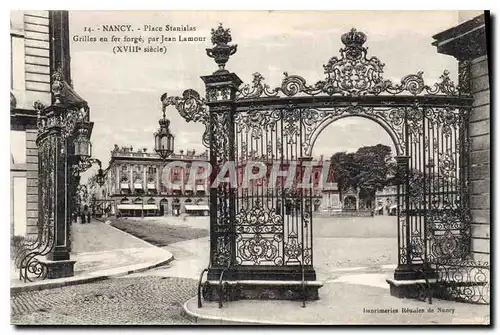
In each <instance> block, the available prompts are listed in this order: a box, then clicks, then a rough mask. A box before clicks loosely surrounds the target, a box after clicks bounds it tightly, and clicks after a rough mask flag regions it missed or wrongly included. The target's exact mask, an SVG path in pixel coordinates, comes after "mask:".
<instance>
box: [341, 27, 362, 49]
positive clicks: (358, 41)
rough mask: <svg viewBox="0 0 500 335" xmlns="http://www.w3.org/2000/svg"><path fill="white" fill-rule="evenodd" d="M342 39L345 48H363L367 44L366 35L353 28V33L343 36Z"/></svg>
mask: <svg viewBox="0 0 500 335" xmlns="http://www.w3.org/2000/svg"><path fill="white" fill-rule="evenodd" d="M340 39H341V40H342V43H344V45H345V46H348V47H350V46H359V47H361V46H362V45H363V44H364V43H365V42H366V34H365V33H363V32H361V31H357V30H356V29H355V28H352V29H351V31H349V32H347V33H345V34H342V37H341V38H340Z"/></svg>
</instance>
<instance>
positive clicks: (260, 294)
mask: <svg viewBox="0 0 500 335" xmlns="http://www.w3.org/2000/svg"><path fill="white" fill-rule="evenodd" d="M221 271H222V270H219V269H210V270H209V272H208V274H207V279H208V280H207V282H206V283H205V285H204V289H203V292H204V294H203V297H204V299H205V300H208V301H218V300H219V297H220V294H221V293H222V295H223V298H224V300H228V301H234V300H241V299H263V300H304V298H305V300H318V299H319V294H318V290H319V288H321V287H322V286H323V283H321V282H319V281H316V271H315V270H314V268H312V267H311V266H308V267H306V268H305V269H304V274H302V268H301V267H300V266H288V267H253V266H252V267H247V268H245V267H236V268H233V269H231V270H228V271H226V272H225V273H224V275H223V277H222V281H221V280H220V278H221ZM302 278H303V279H304V280H302Z"/></svg>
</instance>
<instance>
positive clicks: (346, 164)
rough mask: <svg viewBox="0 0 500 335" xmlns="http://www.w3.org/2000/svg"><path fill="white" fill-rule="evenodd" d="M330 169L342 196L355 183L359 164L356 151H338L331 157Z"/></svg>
mask: <svg viewBox="0 0 500 335" xmlns="http://www.w3.org/2000/svg"><path fill="white" fill-rule="evenodd" d="M330 169H331V171H332V175H333V179H334V181H335V182H336V183H337V187H338V190H339V194H340V198H342V194H343V193H344V192H345V191H347V190H348V189H349V187H355V186H353V185H354V184H355V176H356V174H357V173H358V170H359V168H358V166H357V163H356V159H355V154H354V153H347V152H345V151H344V152H337V153H335V154H334V155H333V156H332V157H331V159H330Z"/></svg>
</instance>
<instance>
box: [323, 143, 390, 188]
mask: <svg viewBox="0 0 500 335" xmlns="http://www.w3.org/2000/svg"><path fill="white" fill-rule="evenodd" d="M391 151H392V150H391V148H390V147H389V146H387V145H383V144H377V145H375V146H366V147H361V148H359V149H358V151H356V152H352V153H348V152H345V151H344V152H337V153H335V154H334V155H333V156H332V157H331V159H330V165H331V168H332V171H333V177H334V179H335V181H336V182H337V185H338V188H339V191H340V193H343V192H345V191H346V190H348V189H349V188H351V187H352V188H354V189H358V190H360V191H361V192H363V193H367V194H375V192H376V191H379V190H382V189H383V188H384V187H385V186H387V185H389V184H391V183H392V182H393V178H394V175H395V170H396V164H395V162H394V161H393V159H392V152H391Z"/></svg>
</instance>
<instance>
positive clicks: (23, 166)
mask: <svg viewBox="0 0 500 335" xmlns="http://www.w3.org/2000/svg"><path fill="white" fill-rule="evenodd" d="M65 15H67V12H63V11H11V13H10V41H11V81H10V153H11V155H10V201H11V203H10V213H11V214H10V222H11V225H10V226H11V236H13V235H17V236H26V235H36V234H37V232H38V228H37V220H38V149H37V145H36V143H35V141H36V137H37V133H38V130H37V122H36V121H37V113H36V111H35V110H34V108H33V103H34V102H35V101H40V102H41V103H43V104H45V105H50V103H51V90H50V73H51V72H52V71H53V64H54V63H55V62H56V61H57V59H59V60H60V58H61V57H63V56H64V55H66V54H67V52H69V49H67V48H65V47H66V46H62V45H55V42H54V41H55V40H54V39H51V38H50V34H51V33H49V28H50V26H51V25H52V26H55V25H56V24H57V23H58V22H59V23H61V22H62V21H63V20H62V17H63V16H65ZM52 28H53V29H52V30H51V31H52V34H57V33H60V32H62V31H64V30H65V29H67V26H66V27H65V26H63V25H59V27H58V29H55V28H54V27H52Z"/></svg>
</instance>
